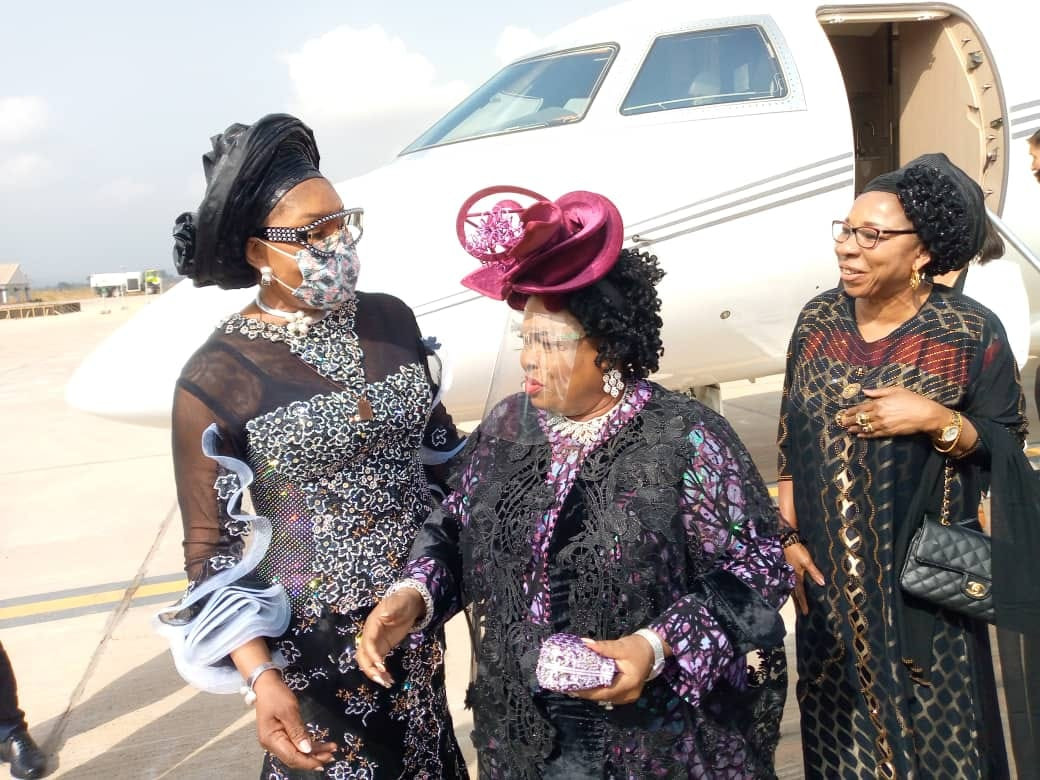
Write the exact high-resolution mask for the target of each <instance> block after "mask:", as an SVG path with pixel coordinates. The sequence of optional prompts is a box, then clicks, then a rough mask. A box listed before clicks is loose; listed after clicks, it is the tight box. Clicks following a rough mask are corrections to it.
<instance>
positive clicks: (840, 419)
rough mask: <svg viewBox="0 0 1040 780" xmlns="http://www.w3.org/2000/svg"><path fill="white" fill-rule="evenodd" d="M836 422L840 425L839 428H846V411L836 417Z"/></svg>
mask: <svg viewBox="0 0 1040 780" xmlns="http://www.w3.org/2000/svg"><path fill="white" fill-rule="evenodd" d="M834 422H836V423H837V424H838V427H839V428H844V427H845V410H844V409H842V410H841V411H840V412H838V413H837V414H836V415H834Z"/></svg>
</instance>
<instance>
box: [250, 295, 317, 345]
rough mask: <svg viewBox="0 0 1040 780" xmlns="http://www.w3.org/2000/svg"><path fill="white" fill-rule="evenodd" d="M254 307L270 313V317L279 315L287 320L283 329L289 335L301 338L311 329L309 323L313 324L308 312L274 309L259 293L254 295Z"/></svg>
mask: <svg viewBox="0 0 1040 780" xmlns="http://www.w3.org/2000/svg"><path fill="white" fill-rule="evenodd" d="M256 308H258V309H259V310H260V311H262V312H264V313H265V314H270V315H271V316H272V317H280V318H281V319H283V320H287V322H286V324H285V329H286V330H287V331H288V332H289V335H290V336H299V337H300V338H303V337H304V336H306V335H307V331H309V330H310V329H311V325H313V324H314V322H315V320H314V318H313V317H311V316H310V315H309V314H304V313H303V312H302V311H283V310H281V309H276V308H274V307H273V306H268V305H267V304H266V303H264V302H263V300H261V298H260V294H259V293H257V296H256Z"/></svg>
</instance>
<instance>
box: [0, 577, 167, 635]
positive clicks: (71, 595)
mask: <svg viewBox="0 0 1040 780" xmlns="http://www.w3.org/2000/svg"><path fill="white" fill-rule="evenodd" d="M129 585H130V583H129V582H127V583H108V584H105V585H97V586H94V587H93V588H77V589H75V590H71V591H58V592H55V593H49V594H40V595H36V596H29V597H23V598H17V599H7V600H4V601H0V628H11V627H14V626H18V625H25V624H28V623H40V622H44V621H45V620H60V619H62V618H67V617H78V616H79V615H86V614H90V613H92V612H102V611H104V610H105V609H106V608H108V607H110V606H115V605H116V604H118V603H119V602H120V601H122V600H123V596H124V594H125V593H126V589H127V587H129ZM187 585H188V582H187V580H186V579H185V577H184V575H183V574H173V575H164V576H159V577H149V578H147V579H146V580H145V581H144V582H143V583H141V585H140V586H138V588H137V590H136V591H135V592H134V597H133V602H134V603H135V604H147V603H159V602H163V601H173V600H174V599H173V598H171V597H172V596H174V595H179V594H180V593H182V592H183V591H184V589H185V588H186V587H187ZM44 616H46V617H44Z"/></svg>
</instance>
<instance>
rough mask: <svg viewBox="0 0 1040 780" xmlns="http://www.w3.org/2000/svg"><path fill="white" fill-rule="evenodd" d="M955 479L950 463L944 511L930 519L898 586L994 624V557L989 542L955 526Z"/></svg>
mask: <svg viewBox="0 0 1040 780" xmlns="http://www.w3.org/2000/svg"><path fill="white" fill-rule="evenodd" d="M952 479H953V466H952V465H951V464H950V463H949V462H947V464H946V468H945V472H944V475H943V502H942V511H941V513H940V515H939V518H938V519H936V518H935V517H932V516H930V515H925V517H924V520H923V522H922V523H921V527H920V528H918V529H917V532H916V533H915V534H914V538H913V539H911V540H910V548H909V550H908V551H907V554H906V561H905V562H904V563H903V571H902V573H901V574H900V575H899V584H900V585H901V586H902V588H903V590H905V591H906V592H907V593H909V594H910V595H912V596H916V597H917V598H919V599H923V600H925V601H928V602H930V603H932V604H935V605H936V606H939V607H942V608H943V609H948V610H951V611H953V612H959V613H961V614H962V615H967V616H968V617H972V618H977V619H979V620H985V621H988V622H990V623H992V622H993V572H992V561H993V558H992V551H991V549H990V543H989V537H987V536H986V535H985V534H983V533H982V532H981V531H977V530H975V529H973V528H969V527H967V526H966V525H964V524H963V523H951V522H950V482H951V480H952ZM967 522H971V523H974V522H975V521H974V520H971V521H967Z"/></svg>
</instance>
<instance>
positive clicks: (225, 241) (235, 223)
mask: <svg viewBox="0 0 1040 780" xmlns="http://www.w3.org/2000/svg"><path fill="white" fill-rule="evenodd" d="M211 141H212V144H213V150H212V151H210V152H207V153H206V154H204V155H203V157H202V167H203V170H204V172H205V174H206V194H205V195H204V196H203V198H202V203H200V204H199V208H198V211H197V212H195V213H194V214H191V213H190V212H188V213H185V214H181V215H180V216H179V217H178V218H177V221H176V223H175V225H174V232H173V238H174V249H173V257H174V263H175V264H176V266H177V272H178V273H180V274H182V275H184V276H190V277H192V279H194V281H195V285H196V286H197V287H203V286H205V285H210V284H216V285H219V286H220V287H222V288H224V289H234V288H238V287H249V286H251V285H253V284H256V271H255V270H254V269H253V268H252V266H250V265H249V264H248V263H247V262H246V257H245V247H246V241H247V240H248V238H249V237H250V236H251V235H252V234H253V232H254V231H255V230H256V228H257V227H258V226H259V225H260V223H261V222H262V221H263V220H264V219H265V218H266V217H267V215H268V214H269V213H270V212H271V209H273V208H274V207H275V206H276V205H277V204H278V202H279V201H280V200H281V199H282V198H283V197H285V194H286V193H287V192H288V191H289V190H291V189H292V188H293V187H295V186H296V185H297V184H299V183H300V182H302V181H305V180H307V179H312V178H315V177H319V176H321V172H320V171H319V170H318V163H319V160H320V157H319V155H318V147H317V144H316V143H315V141H314V134H313V133H312V132H311V129H310V128H309V127H307V126H306V125H305V124H304V123H303V122H301V121H300V120H299V119H297V118H296V117H293V116H289V115H288V114H268V115H267V116H265V117H263V118H262V119H260V120H258V121H257V122H256V123H254V124H252V125H242V124H238V123H236V124H233V125H231V126H230V127H228V129H227V130H225V131H224V132H223V133H221V134H220V135H216V136H214V137H213V138H212V139H211Z"/></svg>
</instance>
